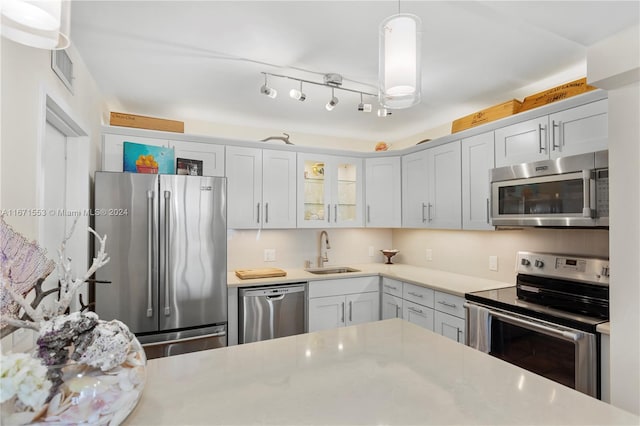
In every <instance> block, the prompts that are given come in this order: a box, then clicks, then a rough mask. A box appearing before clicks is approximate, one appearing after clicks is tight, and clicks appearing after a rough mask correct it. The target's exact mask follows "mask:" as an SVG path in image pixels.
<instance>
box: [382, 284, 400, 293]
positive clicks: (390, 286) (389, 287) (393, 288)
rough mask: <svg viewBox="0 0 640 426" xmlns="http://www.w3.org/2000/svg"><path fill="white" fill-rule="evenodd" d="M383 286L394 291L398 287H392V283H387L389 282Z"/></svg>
mask: <svg viewBox="0 0 640 426" xmlns="http://www.w3.org/2000/svg"><path fill="white" fill-rule="evenodd" d="M384 288H386V289H388V290H396V291H398V289H397V288H396V287H394V286H392V285H389V284H385V285H384Z"/></svg>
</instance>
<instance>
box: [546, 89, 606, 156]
mask: <svg viewBox="0 0 640 426" xmlns="http://www.w3.org/2000/svg"><path fill="white" fill-rule="evenodd" d="M608 111H609V101H608V99H603V100H600V101H597V102H592V103H589V104H585V105H581V106H579V107H576V108H571V109H568V110H565V111H560V112H557V113H555V114H551V115H550V116H549V121H550V123H551V129H553V132H550V137H551V143H550V146H551V158H558V157H565V156H567V155H576V154H584V153H587V152H593V151H600V150H603V149H607V147H608V142H609V125H608V117H607V114H608Z"/></svg>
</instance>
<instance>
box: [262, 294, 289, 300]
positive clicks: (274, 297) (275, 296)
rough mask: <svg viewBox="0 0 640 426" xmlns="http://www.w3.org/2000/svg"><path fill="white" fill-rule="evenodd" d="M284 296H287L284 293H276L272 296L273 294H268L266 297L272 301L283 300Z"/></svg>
mask: <svg viewBox="0 0 640 426" xmlns="http://www.w3.org/2000/svg"><path fill="white" fill-rule="evenodd" d="M284 296H285V295H284V294H278V295H274V296H272V295H270V294H268V295H266V296H265V297H266V298H267V299H268V300H270V301H271V300H282V299H284Z"/></svg>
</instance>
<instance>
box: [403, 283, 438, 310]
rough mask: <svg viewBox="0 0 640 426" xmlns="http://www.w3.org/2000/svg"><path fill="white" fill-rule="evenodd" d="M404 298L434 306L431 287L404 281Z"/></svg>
mask: <svg viewBox="0 0 640 426" xmlns="http://www.w3.org/2000/svg"><path fill="white" fill-rule="evenodd" d="M402 298H403V299H405V300H410V301H412V302H415V303H418V304H420V305H422V306H428V307H430V308H433V290H432V289H430V288H425V287H420V286H418V285H413V284H408V283H403V286H402Z"/></svg>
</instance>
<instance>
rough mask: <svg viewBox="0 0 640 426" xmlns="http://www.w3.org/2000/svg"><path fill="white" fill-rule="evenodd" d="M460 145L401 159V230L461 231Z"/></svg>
mask: <svg viewBox="0 0 640 426" xmlns="http://www.w3.org/2000/svg"><path fill="white" fill-rule="evenodd" d="M461 186H462V177H461V163H460V141H454V142H450V143H448V144H445V145H440V146H438V147H435V148H430V149H426V150H424V151H420V152H415V153H412V154H408V155H405V156H403V157H402V193H403V196H402V226H403V227H406V228H440V229H460V228H461V226H462V224H461V217H462V200H461Z"/></svg>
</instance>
